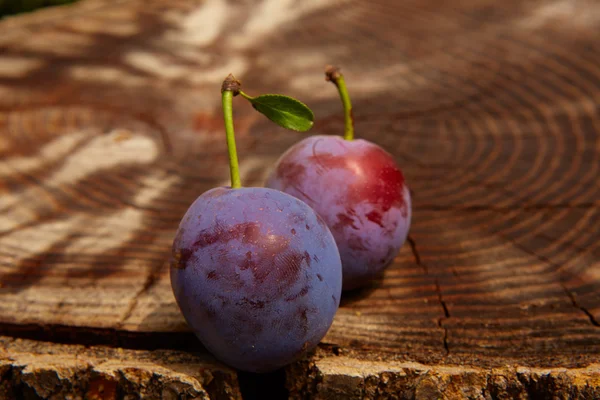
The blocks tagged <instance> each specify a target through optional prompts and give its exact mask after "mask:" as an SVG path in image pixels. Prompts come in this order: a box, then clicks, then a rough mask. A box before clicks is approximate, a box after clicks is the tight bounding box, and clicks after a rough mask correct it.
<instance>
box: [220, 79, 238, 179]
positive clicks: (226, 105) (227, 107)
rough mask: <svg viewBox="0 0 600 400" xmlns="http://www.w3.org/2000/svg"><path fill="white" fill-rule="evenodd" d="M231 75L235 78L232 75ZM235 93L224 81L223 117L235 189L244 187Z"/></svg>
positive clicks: (222, 92) (230, 170)
mask: <svg viewBox="0 0 600 400" xmlns="http://www.w3.org/2000/svg"><path fill="white" fill-rule="evenodd" d="M230 77H231V78H233V76H231V75H230ZM227 79H229V77H227ZM233 79H235V78H233ZM226 81H227V80H226ZM235 94H237V93H235V91H234V90H231V89H227V88H225V82H224V83H223V89H222V90H221V97H222V101H223V117H224V119H225V134H226V135H227V151H228V152H229V172H230V174H231V187H232V188H233V189H237V188H240V187H242V183H241V181H240V167H239V164H238V156H237V150H236V148H235V134H234V130H233V109H232V103H233V101H232V100H233V96H234V95H235Z"/></svg>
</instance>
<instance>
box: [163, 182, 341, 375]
mask: <svg viewBox="0 0 600 400" xmlns="http://www.w3.org/2000/svg"><path fill="white" fill-rule="evenodd" d="M171 283H172V287H173V292H174V294H175V298H176V299H177V303H178V304H179V307H180V308H181V311H182V313H183V315H184V317H185V319H186V320H187V322H188V324H189V325H190V326H191V327H192V329H193V330H194V332H195V333H196V335H197V336H198V337H199V338H200V340H201V342H202V343H203V344H204V345H205V346H206V348H207V349H208V350H209V351H210V352H211V353H213V354H214V355H215V356H216V357H217V358H219V359H221V360H222V361H224V362H225V363H227V364H229V365H231V366H234V367H236V368H239V369H242V370H247V371H252V372H264V371H270V370H273V369H276V368H279V367H281V366H283V365H286V364H288V363H290V362H292V361H294V360H295V359H296V358H298V357H299V356H301V355H302V354H303V353H304V351H306V350H307V349H312V348H314V347H315V346H316V345H317V344H318V343H319V341H320V340H321V338H323V336H324V335H325V333H326V332H327V330H328V329H329V326H330V325H331V323H332V321H333V317H334V315H335V312H336V311H337V308H338V306H339V300H340V293H341V286H342V269H341V261H340V256H339V253H338V251H337V248H336V244H335V240H334V238H333V236H332V235H331V232H330V231H329V229H328V228H327V226H326V224H325V223H324V221H323V220H322V219H321V218H320V217H319V216H317V215H316V214H315V212H314V211H313V210H312V209H311V208H310V207H308V206H307V205H306V204H305V203H303V202H302V201H300V200H298V199H296V198H294V197H292V196H290V195H287V194H285V193H282V192H279V191H276V190H269V189H265V188H240V189H228V188H215V189H212V190H210V191H208V192H206V193H204V194H203V195H201V196H200V197H198V199H197V200H196V201H195V202H194V203H193V204H192V206H191V207H190V208H189V210H188V211H187V213H186V214H185V216H184V218H183V220H182V221H181V224H180V226H179V230H178V233H177V235H176V238H175V241H174V243H173V253H172V261H171Z"/></svg>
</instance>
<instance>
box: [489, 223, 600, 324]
mask: <svg viewBox="0 0 600 400" xmlns="http://www.w3.org/2000/svg"><path fill="white" fill-rule="evenodd" d="M496 234H497V235H498V236H500V237H501V238H503V239H504V240H507V241H509V242H510V243H512V244H513V245H514V246H515V247H517V248H518V249H520V250H522V251H524V252H526V253H527V254H530V255H532V256H534V257H535V258H537V259H538V260H540V261H542V262H543V263H545V264H548V265H549V266H551V267H553V268H556V269H557V270H558V269H560V265H558V264H556V263H555V262H553V261H552V260H550V259H549V258H548V257H545V256H543V255H541V254H537V253H536V252H535V251H533V250H530V249H528V248H527V247H525V246H523V245H521V244H519V243H518V242H517V241H516V240H514V239H512V238H510V237H507V236H505V235H502V234H500V233H496ZM560 286H561V287H562V289H563V290H564V292H565V294H566V295H567V297H568V298H569V300H570V302H571V304H572V305H573V307H575V308H577V309H578V310H580V311H581V312H583V313H584V314H585V315H586V316H587V317H588V319H589V321H590V323H591V324H592V325H594V326H596V327H598V328H600V323H598V321H597V320H596V318H595V317H594V316H593V314H592V313H591V312H590V311H589V310H588V309H586V308H585V307H583V306H580V305H579V304H578V303H577V301H576V299H575V297H574V296H573V293H572V292H571V291H569V290H568V289H567V287H566V285H565V284H564V282H562V281H561V282H560Z"/></svg>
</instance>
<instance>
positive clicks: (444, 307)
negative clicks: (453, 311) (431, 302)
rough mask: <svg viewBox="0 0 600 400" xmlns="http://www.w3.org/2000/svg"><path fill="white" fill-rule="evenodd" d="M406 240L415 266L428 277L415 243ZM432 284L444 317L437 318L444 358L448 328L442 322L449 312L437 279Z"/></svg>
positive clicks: (448, 349)
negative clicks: (441, 335)
mask: <svg viewBox="0 0 600 400" xmlns="http://www.w3.org/2000/svg"><path fill="white" fill-rule="evenodd" d="M406 240H407V241H408V243H409V244H410V248H411V250H412V253H413V256H414V257H415V262H416V263H417V265H419V266H420V267H421V268H423V271H424V272H425V275H427V276H429V268H428V267H427V265H426V264H424V263H423V262H421V256H420V255H419V251H418V250H417V243H416V242H415V240H414V239H413V238H412V237H411V236H410V235H409V236H408V237H407V238H406ZM434 282H435V290H436V293H437V295H438V301H439V303H440V305H441V306H442V310H443V311H444V316H443V317H440V318H438V322H437V325H438V327H439V328H440V329H443V330H444V339H443V343H444V349H445V350H446V356H447V355H449V354H450V346H449V344H448V328H446V327H444V326H443V323H442V322H443V321H444V320H446V319H448V318H450V312H449V311H448V306H447V305H446V302H445V301H444V299H443V297H442V290H441V288H440V284H439V281H438V280H437V278H435V280H434Z"/></svg>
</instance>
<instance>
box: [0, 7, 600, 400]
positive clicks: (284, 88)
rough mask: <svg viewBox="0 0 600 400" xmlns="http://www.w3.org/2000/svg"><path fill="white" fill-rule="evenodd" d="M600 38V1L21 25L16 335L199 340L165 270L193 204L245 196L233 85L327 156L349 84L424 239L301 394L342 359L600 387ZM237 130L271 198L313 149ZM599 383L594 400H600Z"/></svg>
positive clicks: (12, 97)
mask: <svg viewBox="0 0 600 400" xmlns="http://www.w3.org/2000/svg"><path fill="white" fill-rule="evenodd" d="M599 28H600V8H599V7H598V5H597V4H596V3H595V2H592V1H579V2H560V1H550V0H535V1H530V2H517V1H508V2H503V3H501V4H500V3H498V2H492V1H488V0H469V1H463V2H460V3H459V4H458V3H447V2H442V1H439V0H427V1H416V0H406V1H402V2H394V1H386V0H376V1H372V2H368V3H365V2H358V1H354V0H312V1H306V2H302V3H299V4H296V3H293V2H279V1H274V0H263V1H255V2H234V3H229V2H224V1H220V0H207V1H205V2H195V1H191V0H178V1H174V2H169V4H166V3H164V2H160V1H146V2H141V1H137V0H128V1H120V2H106V1H102V0H83V1H81V2H79V3H77V4H75V5H72V6H68V7H64V8H63V7H61V8H60V9H47V10H43V11H40V12H39V13H33V14H30V15H24V16H19V17H16V18H7V19H4V20H2V21H0V31H1V32H3V34H2V35H0V210H1V211H0V330H1V331H2V332H4V333H5V334H11V335H13V336H15V335H16V336H23V335H25V336H27V335H29V336H35V335H38V334H37V333H35V332H40V331H43V332H46V333H45V334H43V335H42V334H40V335H38V336H43V337H42V338H48V337H49V336H48V335H50V334H49V333H48V332H58V331H61V332H64V330H65V329H67V330H70V331H71V334H70V337H75V338H76V339H75V340H76V341H82V342H85V341H87V340H86V338H88V337H90V335H95V334H96V333H97V332H100V334H99V335H100V336H102V335H106V336H110V335H117V336H119V335H120V336H119V337H120V338H123V337H125V336H127V335H130V336H129V337H130V338H133V339H131V340H130V341H129V342H128V343H131V342H135V341H136V340H137V338H140V337H142V335H143V336H144V338H145V339H144V341H143V343H144V344H143V345H144V346H146V345H147V346H152V348H155V346H156V344H155V345H151V342H152V339H151V338H152V337H153V336H152V335H156V336H155V337H156V338H158V337H161V338H168V337H171V338H173V339H172V340H166V341H164V342H162V341H161V343H163V344H164V345H165V346H177V343H180V342H181V341H180V339H179V338H181V337H189V338H191V337H192V336H191V334H189V331H188V328H187V326H186V324H185V322H184V321H183V319H182V317H181V315H180V313H179V311H178V309H177V307H176V305H175V303H174V299H173V297H172V294H171V289H170V283H169V279H168V274H167V272H168V271H167V265H166V261H167V259H168V254H169V247H170V243H171V241H172V237H173V234H174V232H175V229H176V227H177V224H178V222H179V219H180V218H181V216H182V215H183V213H184V212H185V210H186V209H187V207H188V205H189V204H190V203H191V202H192V201H193V200H194V199H195V198H196V197H197V196H198V195H199V194H201V193H202V192H204V191H205V190H207V189H209V188H211V187H214V186H217V185H225V184H227V180H228V171H227V163H226V160H227V158H226V157H227V155H226V153H225V140H224V138H223V132H222V122H221V117H220V105H219V87H220V83H221V81H222V79H223V78H224V77H225V76H226V75H227V74H228V73H230V72H233V73H234V74H235V75H236V76H237V77H238V78H240V79H241V80H242V81H243V84H244V88H245V91H246V92H248V93H250V94H258V93H265V92H279V93H286V94H289V95H292V96H295V97H297V98H299V99H301V100H303V101H304V102H306V103H307V104H308V105H309V106H311V108H313V110H314V111H315V114H316V121H317V122H316V125H315V127H314V128H313V130H312V133H314V134H317V133H325V134H339V133H341V132H342V130H343V119H342V116H341V106H340V104H339V101H338V99H337V94H336V93H335V90H334V89H333V88H332V87H331V85H328V84H327V83H326V82H324V80H323V76H322V69H323V66H324V65H325V64H337V65H340V66H342V68H343V71H344V73H345V76H346V81H347V83H348V86H349V90H350V92H351V94H352V97H353V103H354V110H355V120H356V124H357V125H356V131H357V135H358V136H360V137H363V138H365V139H368V140H371V141H373V142H375V143H378V144H380V145H382V146H384V147H385V148H386V149H388V150H389V151H390V152H391V153H392V154H393V155H394V156H395V157H396V159H397V161H398V162H399V164H400V165H401V167H402V169H403V171H404V174H405V176H406V178H407V182H408V184H409V186H410V188H411V190H412V192H413V198H414V220H413V225H412V228H411V234H410V239H411V240H410V243H407V244H406V245H405V246H404V247H403V249H402V250H401V251H400V253H399V254H398V256H397V257H396V259H395V260H394V264H393V265H392V266H391V267H390V268H389V269H388V270H387V272H386V273H385V275H384V276H382V278H381V279H380V280H378V281H377V282H374V283H373V285H371V286H370V287H369V288H366V289H364V290H361V291H358V292H354V293H349V294H346V295H345V297H344V299H343V303H342V307H341V309H340V311H339V312H338V315H337V316H336V319H335V321H334V324H333V327H332V329H331V330H330V332H329V333H328V335H327V336H326V338H325V339H324V342H323V345H322V347H321V349H320V350H319V351H320V352H328V353H327V355H326V356H324V357H329V358H326V360H327V361H326V362H325V361H324V362H325V364H323V363H324V362H321V363H319V362H317V360H319V358H318V357H317V356H315V358H314V359H313V360H312V361H311V362H313V364H310V365H309V363H308V361H306V362H305V363H300V364H298V365H296V366H294V367H292V368H291V369H289V370H288V378H289V379H288V386H290V387H292V388H295V387H297V388H301V389H298V390H297V391H294V390H296V389H294V390H292V392H293V393H301V392H302V390H304V391H305V392H306V393H311V394H313V395H315V396H317V395H318V396H322V397H323V398H329V397H331V396H333V394H332V393H334V394H335V393H337V392H336V390H337V389H335V390H333V389H331V390H333V392H330V389H328V387H330V386H331V385H333V386H331V387H337V386H336V385H338V384H337V383H335V382H334V383H332V384H331V385H330V386H328V385H329V383H327V384H323V385H324V386H322V390H321V389H318V388H319V387H321V386H318V385H317V384H316V383H315V382H316V381H314V380H313V381H311V382H312V383H306V385H304V384H303V383H302V382H308V381H306V379H305V378H306V373H308V372H309V371H313V372H314V371H317V372H315V373H316V375H315V376H321V377H325V378H323V379H326V380H328V379H337V378H333V377H336V376H338V377H340V378H339V379H343V377H344V376H346V375H347V374H346V373H345V372H340V373H338V372H335V373H333V372H332V373H330V372H328V371H336V370H335V368H333V367H331V368H329V367H327V368H325V367H322V366H323V365H330V366H331V365H333V364H335V361H334V360H335V359H336V356H335V353H338V354H342V356H343V357H345V358H344V359H343V360H345V361H344V363H345V364H347V363H348V362H350V361H348V359H350V360H354V361H352V362H354V363H355V367H356V368H358V370H361V368H363V366H364V365H372V364H370V363H389V365H394V366H400V365H405V364H404V363H411V362H412V363H419V365H426V366H432V368H433V366H435V368H438V367H439V368H442V367H443V366H453V368H454V366H455V367H456V368H461V367H460V366H464V368H472V369H474V370H476V371H478V372H477V373H476V375H477V376H478V377H486V378H485V379H487V381H486V382H488V383H489V382H490V381H489V379H496V378H497V376H500V375H501V376H504V377H506V379H507V380H508V381H511V382H513V381H514V380H515V379H521V378H518V377H521V376H523V375H520V373H519V372H518V371H519V370H518V368H528V371H533V372H531V374H530V375H527V376H530V377H531V379H532V380H536V379H538V378H537V377H539V376H541V375H539V374H542V373H541V372H539V371H541V370H540V368H549V369H550V370H552V371H559V370H560V369H561V368H566V369H567V371H583V372H581V374H584V375H585V374H588V373H590V374H592V375H593V376H596V375H594V374H596V372H593V373H592V372H590V371H592V370H593V371H596V370H595V369H594V368H596V367H590V365H592V364H594V363H597V361H598V359H599V356H600V247H599V246H600V214H599V212H600V211H599V210H600V183H599V182H600V181H599V180H598V176H599V172H600V136H599V132H600V107H599V104H600V51H599V48H598V44H597V40H596V38H597V34H596V32H598V29H599ZM236 100H237V99H236ZM235 107H236V115H235V116H236V130H237V134H238V148H239V151H240V154H241V166H242V180H243V182H244V183H245V185H248V186H252V185H257V186H260V185H262V182H263V180H264V178H265V177H266V175H267V174H268V172H269V168H270V167H271V165H273V163H274V161H275V160H276V159H277V157H278V156H279V154H281V153H282V152H283V151H284V150H285V149H287V148H288V147H289V146H291V145H292V144H293V143H295V142H296V141H297V140H299V139H300V138H301V137H303V136H302V135H299V134H295V133H289V132H285V131H283V130H282V129H280V128H277V127H275V126H273V125H272V124H270V123H269V122H268V121H266V120H265V119H264V118H263V117H261V116H260V115H258V114H256V113H255V112H254V111H253V110H252V109H251V107H250V106H249V105H247V104H245V103H243V102H242V101H239V102H238V101H236V104H235ZM32 332H33V333H32ZM94 332H96V333H94ZM131 335H133V336H131ZM136 335H137V336H136ZM182 335H183V336H182ZM93 337H97V336H93ZM98 337H99V336H98ZM148 338H149V339H148ZM63 339H64V338H63ZM61 340H62V339H61ZM161 340H162V339H161ZM106 342H109V341H106ZM123 343H124V342H122V340H121V339H119V341H117V343H116V344H123ZM319 354H320V353H319ZM340 362H341V361H340ZM352 362H350V363H352ZM315 363H316V364H315ZM332 363H333V364H332ZM345 364H344V365H345ZM377 365H379V364H377ZM407 365H412V364H407ZM506 365H511V367H510V368H509V369H507V370H504V369H503V370H502V371H504V372H502V373H500V375H494V374H495V372H494V371H496V370H495V368H507V367H506ZM355 367H352V368H355ZM298 368H300V369H298ZM315 368H316V369H315ZM332 368H333V369H332ZM340 368H341V367H340ZM369 368H371V367H369ZM394 368H395V367H394ZM398 368H401V369H402V370H403V371H406V370H407V368H408V370H411V368H412V367H410V366H409V367H404V366H402V367H398ZM415 368H416V369H415ZM415 368H413V369H414V370H415V371H417V370H420V369H419V368H425V367H418V368H417V367H415ZM444 368H445V367H444ZM515 368H516V369H515ZM589 368H592V369H591V370H590V369H589ZM376 369H377V371H387V370H386V369H385V368H383V369H381V368H379V367H377V368H376ZM342 370H344V369H343V368H342V369H341V370H340V371H342ZM299 371H301V372H299ZM318 371H320V372H318ZM344 371H345V370H344ZM393 371H396V372H393V373H392V375H390V376H396V377H397V376H399V375H398V371H399V370H398V369H394V370H393ZM465 371H467V370H466V369H465ZM469 371H470V370H469ZM506 371H508V372H506ZM515 371H517V372H515ZM536 371H537V372H536ZM505 372H506V373H505ZM415 373H416V372H415ZM465 373H466V372H465ZM553 373H554V372H552V374H553ZM557 373H558V372H557ZM569 373H570V372H568V373H567V375H568V374H569ZM573 373H574V374H575V375H573V376H576V375H577V374H579V373H580V372H573ZM319 374H321V375H319ZM386 374H387V373H386ZM386 374H383V375H382V373H380V372H377V373H373V376H375V377H376V378H373V379H375V380H376V381H378V382H380V381H382V379H383V376H388V375H386ZM536 374H537V375H536ZM552 374H551V375H552ZM450 375H452V374H450ZM542 375H543V374H542ZM588 375H589V374H588ZM588 375H585V376H588ZM592 375H589V376H592ZM361 376H362V375H361ZM369 376H371V375H369ZM452 376H453V375H452ZM552 376H554V375H552ZM561 376H562V375H561ZM569 376H571V375H569ZM582 376H583V375H582ZM515 377H517V378H515ZM290 379H292V381H290ZM294 379H296V380H297V381H298V382H300V383H297V384H296V383H294ZM315 379H316V378H315ZM318 379H321V378H318ZM318 379H317V380H318ZM344 379H345V378H344ZM360 379H363V378H360ZM369 379H371V378H369ZM436 379H437V378H436ZM444 379H445V378H444ZM449 379H450V378H449ZM478 379H479V378H478ZM482 379H483V378H482ZM498 379H500V378H498ZM527 379H530V378H527ZM540 379H541V378H540ZM565 379H566V378H565ZM569 379H571V378H569ZM573 379H575V378H573ZM586 379H587V378H586ZM590 379H591V378H590ZM594 379H596V378H593V380H591V381H589V382H592V383H593V384H592V383H590V385H592V386H593V388H592V389H590V390H592V391H588V392H577V393H575V392H573V393H575V394H573V397H577V396H580V397H582V398H586V396H587V397H590V396H591V397H595V395H594V393H596V392H594V391H593V390H597V389H594V388H597V387H598V384H597V380H594ZM290 382H291V383H290ZM323 382H324V381H323ZM328 382H330V381H328ZM361 382H362V381H361ZM369 382H371V381H369ZM398 382H400V381H398ZM478 382H479V381H478ZM482 382H483V381H482ZM536 382H537V381H536ZM565 382H571V381H569V380H568V379H567V381H565ZM573 382H575V381H573ZM577 382H580V383H581V382H587V381H585V380H584V381H577ZM580 383H573V385H575V386H574V387H580V386H577V385H579V384H580ZM303 385H304V386H303ZM307 385H308V386H307ZM311 385H312V386H311ZM569 385H570V384H569ZM309 386H310V388H313V389H314V388H317V389H318V390H317V389H314V390H313V389H310V388H309ZM567 386H568V385H567ZM552 387H553V388H554V389H553V390H554V392H552V393H554V394H556V395H563V394H564V393H566V392H565V390H566V389H565V387H566V386H564V385H563V386H561V385H558V386H556V385H555V386H552ZM523 388H525V389H523ZM315 390H316V391H315ZM340 390H341V389H340ZM344 390H345V389H344ZM348 390H350V389H348ZM352 390H354V389H352ZM515 390H516V389H515ZM519 390H525V391H526V393H528V395H529V396H533V397H535V395H536V393H537V394H539V395H541V396H545V395H546V394H544V393H546V392H543V391H542V386H539V385H538V386H536V385H533V384H532V385H525V384H523V387H522V388H521V389H519ZM359 392H360V391H359ZM359 392H356V393H359ZM328 393H329V394H328ZM340 393H342V392H340ZM353 393H354V392H353ZM360 393H362V394H361V396H362V395H364V396H367V397H373V398H374V397H376V394H373V393H375V392H373V393H371V392H368V393H367V392H360ZM365 393H366V394H365ZM382 393H383V392H382ZM411 393H413V392H411ZM489 393H491V392H489ZM515 393H517V392H515ZM518 393H521V392H518ZM523 393H525V392H523ZM549 393H550V392H549ZM561 393H562V394H561ZM357 396H358V395H357ZM382 396H383V395H382ZM457 396H458V395H457ZM465 396H467V395H466V394H465ZM481 396H483V397H481V398H486V397H485V393H484V394H481ZM490 396H492V397H493V396H494V395H493V394H490ZM333 397H335V396H333ZM488 397H489V396H488ZM449 398H452V397H449Z"/></svg>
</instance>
